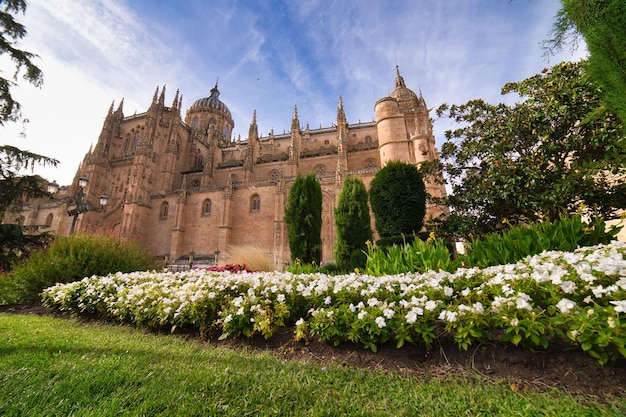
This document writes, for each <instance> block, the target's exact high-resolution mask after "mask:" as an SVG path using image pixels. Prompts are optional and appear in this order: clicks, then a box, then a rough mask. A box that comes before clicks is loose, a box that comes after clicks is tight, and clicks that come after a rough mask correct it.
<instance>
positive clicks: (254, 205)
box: [250, 194, 261, 213]
mask: <svg viewBox="0 0 626 417" xmlns="http://www.w3.org/2000/svg"><path fill="white" fill-rule="evenodd" d="M250 211H251V212H252V213H258V212H259V211H261V197H259V195H258V194H255V195H253V196H252V198H251V199H250Z"/></svg>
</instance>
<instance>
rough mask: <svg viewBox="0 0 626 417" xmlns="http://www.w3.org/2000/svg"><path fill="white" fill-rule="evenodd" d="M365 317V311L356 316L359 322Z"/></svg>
mask: <svg viewBox="0 0 626 417" xmlns="http://www.w3.org/2000/svg"><path fill="white" fill-rule="evenodd" d="M365 316H367V310H361V311H359V314H358V315H357V317H358V318H359V320H363V318H364V317H365Z"/></svg>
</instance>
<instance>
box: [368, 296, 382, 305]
mask: <svg viewBox="0 0 626 417" xmlns="http://www.w3.org/2000/svg"><path fill="white" fill-rule="evenodd" d="M378 304H380V301H378V298H376V297H374V298H370V299H369V300H367V305H368V306H370V307H376V306H377V305H378Z"/></svg>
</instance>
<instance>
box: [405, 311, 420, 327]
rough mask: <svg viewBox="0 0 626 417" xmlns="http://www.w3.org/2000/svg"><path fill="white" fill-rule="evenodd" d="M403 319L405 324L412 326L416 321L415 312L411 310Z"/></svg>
mask: <svg viewBox="0 0 626 417" xmlns="http://www.w3.org/2000/svg"><path fill="white" fill-rule="evenodd" d="M404 318H405V319H406V322H407V323H409V324H413V323H415V322H416V321H417V314H415V311H413V310H411V311H409V312H408V313H407V314H406V316H404Z"/></svg>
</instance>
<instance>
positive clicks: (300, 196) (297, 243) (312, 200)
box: [284, 173, 322, 264]
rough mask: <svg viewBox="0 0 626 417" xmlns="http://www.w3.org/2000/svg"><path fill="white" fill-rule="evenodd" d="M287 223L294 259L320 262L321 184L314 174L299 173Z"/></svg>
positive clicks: (286, 217)
mask: <svg viewBox="0 0 626 417" xmlns="http://www.w3.org/2000/svg"><path fill="white" fill-rule="evenodd" d="M284 219H285V224H286V225H287V235H288V237H289V249H290V250H291V259H292V260H293V261H295V260H296V259H299V260H300V261H301V262H303V263H307V264H309V263H319V262H320V260H321V259H320V258H321V253H322V187H321V185H320V183H319V181H318V180H317V178H315V174H308V175H307V176H305V177H303V176H302V175H300V174H299V173H298V174H297V175H296V179H295V181H294V183H293V185H292V186H291V188H290V189H289V195H288V196H287V205H286V207H285V217H284Z"/></svg>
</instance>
